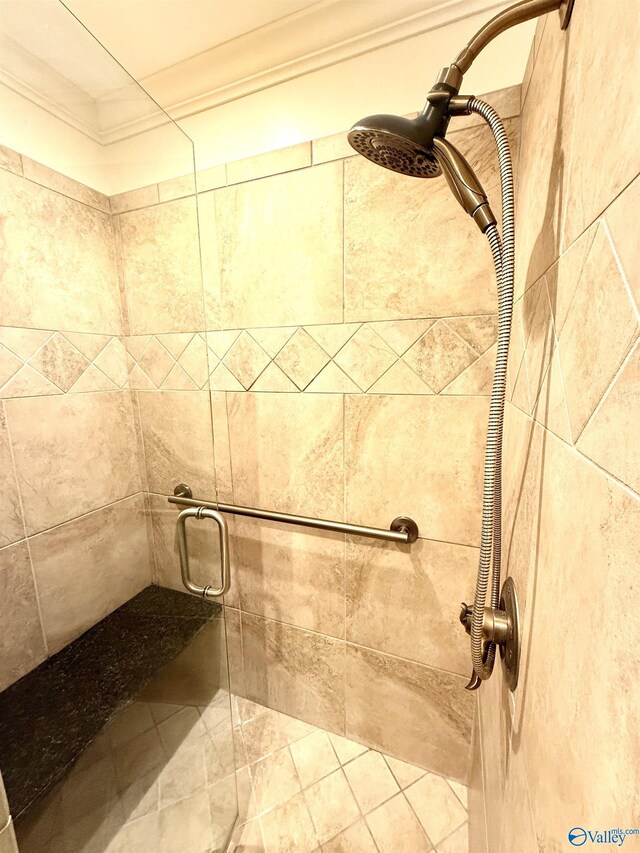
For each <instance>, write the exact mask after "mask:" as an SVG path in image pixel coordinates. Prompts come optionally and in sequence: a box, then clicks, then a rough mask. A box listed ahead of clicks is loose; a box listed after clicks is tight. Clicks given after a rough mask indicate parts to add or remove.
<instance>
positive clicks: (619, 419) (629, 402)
mask: <svg viewBox="0 0 640 853" xmlns="http://www.w3.org/2000/svg"><path fill="white" fill-rule="evenodd" d="M639 414H640V346H639V345H638V344H636V346H635V350H634V352H633V353H632V354H631V357H630V358H629V360H628V361H627V363H626V364H625V365H624V367H623V369H622V371H621V372H620V375H619V376H618V378H617V379H616V381H615V383H614V385H613V386H612V387H611V389H610V390H609V391H608V393H607V396H606V397H605V398H604V400H603V401H602V404H601V405H600V407H599V408H598V409H597V411H596V412H595V414H594V416H593V418H592V419H591V420H590V421H589V423H588V424H587V427H586V429H585V431H584V432H583V433H582V435H581V436H580V441H579V442H578V449H579V450H581V451H582V452H583V453H586V455H587V456H590V457H591V459H593V460H594V461H595V462H597V463H598V465H601V466H602V467H603V468H604V469H605V470H606V471H609V472H610V473H611V474H614V475H615V476H616V477H617V478H618V479H619V480H622V482H623V483H626V484H627V485H628V486H631V488H632V489H634V490H635V491H636V492H638V493H639V494H640V435H639V433H638V415H639Z"/></svg>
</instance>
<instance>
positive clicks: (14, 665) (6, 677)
mask: <svg viewBox="0 0 640 853" xmlns="http://www.w3.org/2000/svg"><path fill="white" fill-rule="evenodd" d="M0 601H1V602H2V608H1V609H0V691H1V690H4V688H5V687H8V686H9V685H10V684H13V682H14V681H16V680H17V679H18V678H21V677H22V676H23V675H25V674H26V673H27V672H29V671H30V670H32V669H33V668H34V667H35V666H37V665H38V664H39V663H41V661H43V660H44V658H45V657H46V649H45V644H44V638H43V636H42V629H41V627H40V618H39V616H38V603H37V600H36V591H35V588H34V585H33V574H32V572H31V562H30V560H29V547H28V545H27V543H26V542H18V543H17V544H16V545H10V546H9V547H7V548H0ZM0 784H2V783H1V782H0Z"/></svg>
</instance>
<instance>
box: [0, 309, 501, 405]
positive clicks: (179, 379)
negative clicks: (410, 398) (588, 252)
mask: <svg viewBox="0 0 640 853" xmlns="http://www.w3.org/2000/svg"><path fill="white" fill-rule="evenodd" d="M496 333H497V323H496V318H495V317H455V318H452V319H448V320H442V319H439V320H437V319H424V320H398V321H395V322H384V323H383V322H372V323H364V324H360V323H343V324H340V323H337V324H335V325H324V326H305V327H291V326H285V327H277V328H263V329H244V330H237V329H234V330H231V331H211V332H188V333H180V334H161V335H133V336H131V337H128V338H126V339H125V341H126V347H127V352H128V357H129V373H130V375H129V383H130V387H131V388H134V389H138V390H153V389H170V390H174V391H178V390H187V389H188V390H194V389H205V390H206V389H207V388H210V389H211V390H212V391H249V390H251V391H258V392H260V391H262V392H282V393H295V392H300V391H305V392H309V393H317V394H359V393H362V392H368V393H372V394H437V393H443V394H454V395H455V394H458V395H464V396H485V395H488V394H489V393H490V390H491V382H492V378H493V360H494V352H493V348H492V345H493V344H494V342H495V340H496ZM101 357H102V356H100V357H99V358H101ZM96 364H98V366H101V365H100V363H99V360H98V359H96ZM1 370H2V364H1V362H0V371H1Z"/></svg>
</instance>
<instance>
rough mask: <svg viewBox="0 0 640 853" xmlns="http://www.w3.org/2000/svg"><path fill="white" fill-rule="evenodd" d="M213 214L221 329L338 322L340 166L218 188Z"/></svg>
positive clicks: (340, 264)
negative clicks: (219, 278) (218, 269)
mask: <svg viewBox="0 0 640 853" xmlns="http://www.w3.org/2000/svg"><path fill="white" fill-rule="evenodd" d="M311 200H312V201H311ZM216 213H217V230H218V246H219V253H220V269H221V289H222V321H223V324H224V327H225V328H238V327H240V328H246V327H247V326H283V325H291V324H294V323H335V322H340V321H341V320H342V164H341V163H327V164H325V165H323V166H318V167H316V168H313V169H303V170H301V171H299V172H290V173H288V174H285V175H276V176H275V177H271V178H264V179H263V180H259V181H251V182H249V183H247V184H242V185H239V186H233V187H228V188H226V189H221V190H217V191H216Z"/></svg>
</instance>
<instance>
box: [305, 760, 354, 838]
mask: <svg viewBox="0 0 640 853" xmlns="http://www.w3.org/2000/svg"><path fill="white" fill-rule="evenodd" d="M304 798H305V800H306V801H307V805H308V807H309V811H310V812H311V817H312V819H313V823H314V826H315V828H316V832H317V834H318V839H319V841H320V843H322V844H324V843H325V842H327V841H329V839H331V838H333V836H334V835H337V834H338V833H339V832H341V831H342V830H343V829H346V827H348V826H350V825H351V824H352V823H355V821H356V820H358V818H359V817H360V810H359V809H358V805H357V803H356V801H355V799H354V798H353V794H352V793H351V790H350V788H349V785H348V783H347V780H346V778H345V775H344V773H343V772H342V770H336V771H335V772H334V773H332V774H331V775H330V776H326V777H325V778H324V779H321V780H320V781H319V782H316V783H315V784H314V785H311V787H310V788H307V789H306V790H305V791H304Z"/></svg>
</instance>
